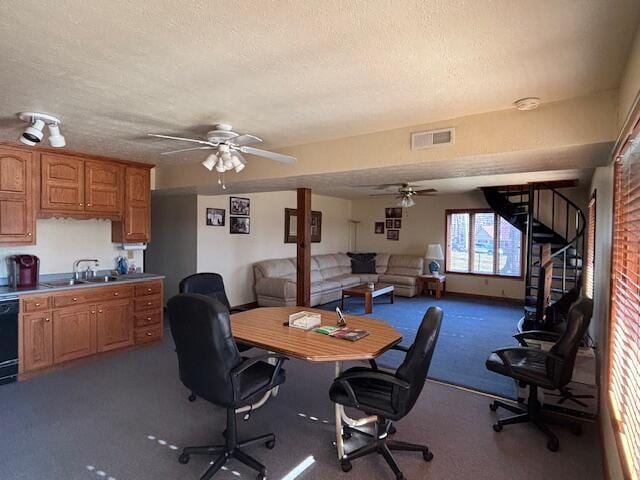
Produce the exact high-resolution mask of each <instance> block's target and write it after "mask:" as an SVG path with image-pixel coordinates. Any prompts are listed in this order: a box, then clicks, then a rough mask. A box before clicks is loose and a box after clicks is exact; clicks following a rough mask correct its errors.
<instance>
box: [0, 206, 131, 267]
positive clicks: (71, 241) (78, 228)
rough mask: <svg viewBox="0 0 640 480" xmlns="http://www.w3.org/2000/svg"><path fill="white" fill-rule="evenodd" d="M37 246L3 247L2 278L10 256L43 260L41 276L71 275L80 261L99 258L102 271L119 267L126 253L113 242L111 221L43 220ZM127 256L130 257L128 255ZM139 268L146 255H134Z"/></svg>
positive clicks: (1, 249)
mask: <svg viewBox="0 0 640 480" xmlns="http://www.w3.org/2000/svg"><path fill="white" fill-rule="evenodd" d="M36 235H37V236H36V245H34V246H27V247H20V246H12V247H3V248H0V258H2V259H3V261H2V262H1V263H0V277H2V278H4V277H6V276H7V263H6V261H4V260H5V259H6V257H7V256H9V255H14V254H17V253H25V254H33V255H37V256H38V257H39V258H40V274H48V273H67V272H71V271H72V267H73V261H74V260H77V259H79V258H97V259H98V260H99V261H100V269H101V270H107V269H109V270H111V269H113V268H115V265H116V257H117V256H118V255H121V254H122V252H121V250H120V249H119V248H118V245H117V244H115V243H111V222H110V221H109V220H97V219H93V220H73V219H57V218H49V219H41V220H37V225H36ZM125 255H126V254H125ZM133 261H134V262H135V264H136V266H137V267H142V266H143V265H142V252H139V251H136V252H134V259H133Z"/></svg>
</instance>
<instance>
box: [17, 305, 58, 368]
mask: <svg viewBox="0 0 640 480" xmlns="http://www.w3.org/2000/svg"><path fill="white" fill-rule="evenodd" d="M21 327H22V332H23V333H22V338H23V355H24V359H23V362H24V363H23V365H24V370H36V369H39V368H46V367H50V366H51V365H53V323H52V322H51V312H41V313H30V314H27V315H23V316H22V325H21Z"/></svg>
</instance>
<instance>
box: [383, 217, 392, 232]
mask: <svg viewBox="0 0 640 480" xmlns="http://www.w3.org/2000/svg"><path fill="white" fill-rule="evenodd" d="M385 224H386V227H387V230H388V229H389V228H393V220H392V219H390V218H387V219H386V220H385Z"/></svg>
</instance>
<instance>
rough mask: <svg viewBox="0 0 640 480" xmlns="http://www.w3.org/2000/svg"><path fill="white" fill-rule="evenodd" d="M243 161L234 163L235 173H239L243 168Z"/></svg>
mask: <svg viewBox="0 0 640 480" xmlns="http://www.w3.org/2000/svg"><path fill="white" fill-rule="evenodd" d="M244 167H245V165H244V163H242V162H238V165H236V167H235V168H234V169H233V170H234V171H235V172H236V173H240V172H241V171H242V170H244Z"/></svg>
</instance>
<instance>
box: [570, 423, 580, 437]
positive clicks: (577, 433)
mask: <svg viewBox="0 0 640 480" xmlns="http://www.w3.org/2000/svg"><path fill="white" fill-rule="evenodd" d="M569 431H570V432H571V433H573V434H574V435H575V436H576V437H579V436H580V435H582V425H572V426H571V427H570V428H569Z"/></svg>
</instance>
